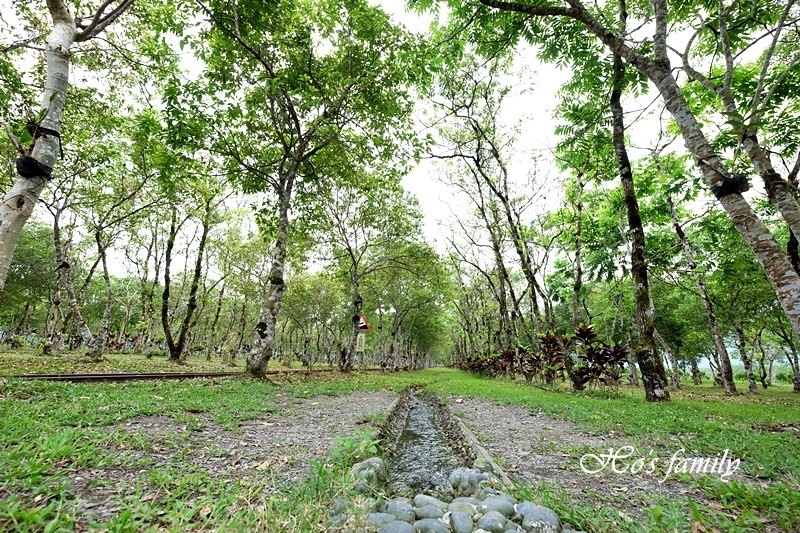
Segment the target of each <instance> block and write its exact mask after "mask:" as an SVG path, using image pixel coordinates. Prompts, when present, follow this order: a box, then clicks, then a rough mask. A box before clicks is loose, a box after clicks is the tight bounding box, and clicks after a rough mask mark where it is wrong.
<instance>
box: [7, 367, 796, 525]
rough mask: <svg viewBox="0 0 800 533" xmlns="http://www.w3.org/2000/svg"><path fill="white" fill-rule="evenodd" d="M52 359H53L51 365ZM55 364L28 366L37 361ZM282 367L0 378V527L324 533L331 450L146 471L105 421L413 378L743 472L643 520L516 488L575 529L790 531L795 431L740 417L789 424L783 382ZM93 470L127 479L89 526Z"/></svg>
mask: <svg viewBox="0 0 800 533" xmlns="http://www.w3.org/2000/svg"><path fill="white" fill-rule="evenodd" d="M113 358H114V356H111V357H110V359H112V360H113ZM22 359H23V357H20V358H19V359H14V358H12V360H11V362H9V361H8V358H6V357H1V358H0V368H1V369H2V372H6V373H11V372H13V373H22V372H23V371H22V370H19V368H20V366H23V367H25V368H30V367H29V366H25V365H28V363H27V362H26V363H25V364H23V365H20V364H19V360H22ZM39 359H42V358H39ZM63 359H64V358H59V359H55V361H58V365H61V361H62V360H63ZM42 360H44V361H52V359H42ZM161 361H163V360H161ZM129 364H130V360H129V359H128V360H126V362H125V365H126V366H125V367H124V369H125V370H133V369H134V367H133V366H127V365H129ZM10 368H14V369H15V370H11V371H9V369H10ZM65 368H66V367H62V366H58V367H57V368H53V367H52V366H49V367H47V368H45V366H41V367H39V370H38V371H39V372H61V371H65ZM111 369H112V368H110V367H109V368H108V370H111ZM113 369H115V370H119V369H120V368H119V367H114V368H113ZM146 369H147V370H154V369H153V368H150V367H148V368H146ZM160 370H163V368H161V369H160ZM26 371H30V370H26ZM292 379H293V380H300V381H296V382H295V383H288V382H287V383H286V384H284V385H270V384H268V383H265V382H260V381H253V380H247V379H238V378H237V379H219V380H192V381H181V382H169V381H166V382H133V383H110V384H71V383H46V382H32V381H21V380H15V379H10V380H8V383H7V384H6V385H4V386H3V385H0V397H2V400H0V421H2V422H1V425H0V449H2V450H3V451H2V452H0V530H1V531H63V530H69V531H72V530H75V529H82V530H83V529H86V528H90V529H96V530H107V531H140V530H152V531H156V530H169V531H195V530H207V531H210V530H216V531H323V530H324V522H325V519H326V517H327V510H328V508H329V506H330V503H331V501H332V500H333V498H335V497H336V496H337V495H340V494H342V492H343V491H344V487H346V486H347V482H346V480H345V479H344V478H343V472H344V470H345V468H344V467H345V464H344V463H343V462H341V461H339V462H335V461H334V462H331V463H330V464H321V463H319V464H316V466H314V467H313V468H312V471H311V474H310V475H309V477H308V478H307V479H306V480H305V481H303V482H300V483H295V484H292V485H280V484H276V482H275V481H274V479H272V478H271V477H270V476H269V475H268V473H267V472H264V474H263V476H262V477H260V478H259V477H256V478H255V479H253V478H250V479H247V480H246V482H243V481H241V480H236V479H227V480H220V479H217V478H215V477H214V476H212V475H211V474H210V473H209V472H207V471H205V470H199V469H197V468H195V467H192V466H191V464H190V463H189V462H188V461H185V460H182V456H181V442H180V438H178V439H177V441H176V442H175V447H174V449H173V450H172V451H171V452H170V453H172V454H173V456H172V460H171V462H170V467H169V468H158V469H153V468H149V467H150V466H152V465H151V464H149V463H148V460H147V454H148V453H151V452H152V444H151V443H149V442H148V441H147V439H144V438H142V437H141V436H139V437H137V436H135V435H131V434H130V433H128V432H125V431H124V430H122V429H120V426H121V425H123V424H124V422H125V421H128V420H131V419H133V418H135V417H139V416H143V415H157V416H167V417H172V418H175V419H177V420H191V419H192V418H193V417H195V416H196V415H198V414H202V416H204V417H207V418H209V419H211V420H214V421H216V423H218V424H219V425H220V426H221V427H223V428H227V429H231V430H233V431H235V428H236V426H237V424H238V423H239V422H240V421H243V420H251V419H258V418H260V417H263V416H265V414H266V413H268V412H271V411H274V410H275V409H276V401H277V400H278V399H279V398H280V397H281V396H283V397H286V396H294V397H300V398H313V397H315V396H319V395H321V394H327V395H340V394H345V393H349V392H352V391H354V390H365V391H366V390H381V389H391V390H395V391H399V390H402V389H403V388H405V387H407V386H410V385H418V386H422V387H424V388H426V389H428V390H431V391H433V392H436V393H439V394H441V395H443V396H445V395H456V396H463V397H482V398H487V399H491V400H494V401H496V402H499V403H503V404H509V405H521V406H525V407H527V408H528V409H530V410H531V411H532V412H537V413H538V412H542V413H544V414H547V415H549V416H552V417H556V418H561V419H566V420H570V421H572V422H574V423H576V424H577V425H578V426H579V427H580V428H582V429H583V430H585V431H586V432H589V433H592V434H598V435H599V434H607V433H610V432H614V434H616V435H622V436H624V437H625V438H626V439H627V440H629V441H630V442H631V443H633V444H635V445H636V446H637V447H639V446H641V447H643V448H651V447H652V448H655V449H656V450H658V451H659V453H660V454H661V455H664V456H667V457H668V456H669V455H670V454H671V453H672V452H673V451H674V450H676V449H677V448H679V447H684V448H686V449H687V452H689V451H691V452H693V453H694V454H695V455H708V456H714V455H716V454H717V453H719V452H721V451H722V450H723V449H728V450H729V453H730V455H732V456H734V457H737V458H740V459H742V472H743V473H744V474H745V475H746V476H747V480H746V481H739V482H734V483H730V484H725V483H721V482H720V481H719V480H717V479H715V478H712V477H707V476H700V477H697V478H693V477H691V476H686V482H687V483H691V484H693V486H695V487H698V488H700V489H701V490H702V491H703V493H704V494H705V495H706V497H707V499H708V500H709V501H710V504H708V505H703V504H700V503H696V502H692V501H688V500H687V499H685V498H684V499H683V500H680V499H676V500H667V501H658V502H650V504H649V505H647V506H644V507H645V510H644V512H645V519H644V520H643V521H640V520H631V519H630V518H629V517H625V516H623V515H620V514H619V513H618V512H615V511H614V509H612V508H596V507H586V506H582V505H580V504H579V503H577V502H573V501H571V500H570V499H569V498H565V497H564V495H563V493H561V492H560V490H559V487H558V486H556V485H547V484H540V485H537V486H532V487H518V488H517V489H516V490H517V492H518V494H519V495H520V496H526V497H530V498H533V499H534V500H537V501H539V502H541V503H542V504H544V505H548V506H551V507H552V508H553V509H554V510H556V512H557V513H558V514H559V516H561V517H562V519H565V520H566V521H567V522H569V523H571V524H573V525H577V526H579V527H581V528H583V529H584V530H585V531H587V532H600V531H608V532H616V531H642V532H644V531H669V532H672V531H678V532H681V533H682V532H698V531H713V530H717V531H726V532H727V531H743V532H744V531H780V530H784V531H800V482H799V481H798V480H799V479H800V438H798V436H797V434H795V433H794V432H769V431H762V430H759V429H753V428H752V427H751V426H753V425H775V424H790V423H793V424H797V423H798V422H800V395H797V394H793V393H791V391H790V389H789V388H788V387H771V388H770V389H769V390H767V391H762V392H761V394H759V395H740V396H736V397H725V396H724V395H722V394H721V393H720V392H719V391H718V390H717V389H713V388H711V387H707V386H700V387H694V386H686V387H685V389H684V390H682V391H679V392H676V393H674V395H673V398H674V399H673V401H672V402H671V403H669V404H666V405H653V404H646V403H645V402H644V401H643V393H642V392H641V391H633V390H627V389H624V390H621V391H620V392H618V393H613V394H609V393H602V392H599V391H589V392H587V393H585V394H574V393H568V392H556V391H547V390H542V389H540V388H537V387H532V386H529V385H525V384H522V383H519V382H511V381H506V380H488V379H481V378H478V377H475V376H473V375H470V374H467V373H464V372H460V371H456V370H449V369H432V370H427V371H422V372H414V373H394V374H385V375H380V374H374V373H369V374H366V373H365V374H354V375H351V376H342V375H339V374H334V375H325V376H322V375H320V376H316V377H313V378H310V379H308V380H305V378H300V377H299V376H298V377H293V378H292ZM301 379H302V380H301ZM339 455H340V456H341V454H339ZM687 455H688V453H687ZM92 468H94V469H108V470H109V471H112V470H113V471H115V472H122V473H126V474H129V479H130V483H129V485H128V486H126V487H125V488H124V490H119V491H118V492H117V493H115V494H113V496H111V497H112V498H114V499H115V500H116V502H115V503H116V504H117V507H118V508H119V511H118V513H117V514H116V515H115V516H113V517H109V518H107V519H106V520H104V521H102V522H96V523H93V524H88V523H86V522H85V520H83V519H82V516H83V513H84V512H85V509H84V505H85V502H84V501H83V500H82V499H81V492H80V491H77V490H76V489H75V478H76V476H80V473H81V472H84V471H86V470H87V469H92ZM93 482H94V483H102V480H94V481H93ZM81 490H91V487H85V488H83V489H81ZM152 494H159V495H160V496H159V497H158V498H154V497H150V496H149V495H152Z"/></svg>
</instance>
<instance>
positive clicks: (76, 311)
mask: <svg viewBox="0 0 800 533" xmlns="http://www.w3.org/2000/svg"><path fill="white" fill-rule="evenodd" d="M56 214H58V215H59V216H54V219H53V244H54V245H55V252H56V262H57V263H58V265H59V268H58V272H57V276H58V282H59V284H61V286H62V287H63V288H64V292H66V293H67V307H69V310H70V313H71V314H72V317H73V319H74V320H75V322H76V326H77V328H78V332H79V333H80V336H81V340H82V344H83V345H84V346H86V347H89V346H91V343H92V340H93V339H94V336H93V335H92V331H91V330H90V329H89V326H88V325H86V321H85V320H84V319H83V315H82V314H81V308H80V305H79V304H78V297H77V296H76V294H75V284H74V282H73V278H72V268H71V267H70V266H69V265H70V264H69V262H68V258H67V253H66V251H65V249H64V246H63V244H62V243H61V224H60V221H59V217H60V214H61V212H60V211H59V210H57V211H56ZM66 325H67V321H66V320H65V321H64V326H66Z"/></svg>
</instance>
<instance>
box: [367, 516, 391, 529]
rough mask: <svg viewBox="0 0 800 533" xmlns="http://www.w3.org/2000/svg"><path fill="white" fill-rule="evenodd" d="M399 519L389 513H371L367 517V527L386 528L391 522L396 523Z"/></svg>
mask: <svg viewBox="0 0 800 533" xmlns="http://www.w3.org/2000/svg"><path fill="white" fill-rule="evenodd" d="M396 521H397V517H396V516H395V515H393V514H389V513H370V514H368V515H367V526H369V527H371V528H379V527H381V526H385V525H386V524H388V523H389V522H396Z"/></svg>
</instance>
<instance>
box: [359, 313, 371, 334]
mask: <svg viewBox="0 0 800 533" xmlns="http://www.w3.org/2000/svg"><path fill="white" fill-rule="evenodd" d="M358 329H361V330H364V331H366V330H368V329H369V322H367V318H366V317H365V316H364V315H363V314H362V315H359V317H358Z"/></svg>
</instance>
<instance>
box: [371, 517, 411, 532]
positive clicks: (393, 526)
mask: <svg viewBox="0 0 800 533" xmlns="http://www.w3.org/2000/svg"><path fill="white" fill-rule="evenodd" d="M378 533H417V531H416V530H415V529H414V526H412V525H411V524H409V523H408V522H402V521H400V520H395V521H394V522H389V523H388V524H384V525H383V527H381V528H380V529H379V530H378Z"/></svg>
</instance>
